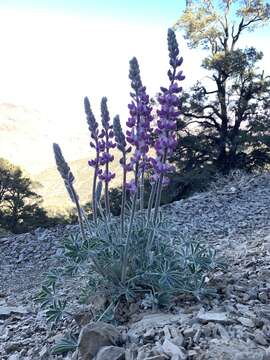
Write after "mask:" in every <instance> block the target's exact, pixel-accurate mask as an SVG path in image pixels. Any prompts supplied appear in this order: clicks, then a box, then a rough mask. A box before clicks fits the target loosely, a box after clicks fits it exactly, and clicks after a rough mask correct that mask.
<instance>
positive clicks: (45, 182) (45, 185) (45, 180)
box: [34, 153, 122, 213]
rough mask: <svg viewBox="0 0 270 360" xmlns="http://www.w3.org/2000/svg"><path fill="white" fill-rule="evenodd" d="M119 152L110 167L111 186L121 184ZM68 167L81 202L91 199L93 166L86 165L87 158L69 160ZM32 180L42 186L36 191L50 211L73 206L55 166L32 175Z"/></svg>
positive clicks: (61, 210)
mask: <svg viewBox="0 0 270 360" xmlns="http://www.w3.org/2000/svg"><path fill="white" fill-rule="evenodd" d="M119 159H120V154H118V153H116V154H115V161H114V162H113V165H112V169H113V171H114V172H115V173H116V177H115V179H114V180H113V181H112V182H111V185H112V187H117V186H120V185H121V173H122V172H121V166H120V164H119ZM69 165H70V168H71V170H72V172H73V174H74V177H75V183H74V184H75V188H76V191H77V192H78V194H79V197H80V202H81V204H85V203H86V202H89V201H90V200H91V193H92V179H93V168H90V167H89V165H88V158H86V159H80V160H75V161H71V162H69ZM34 180H35V181H37V182H39V183H40V184H41V185H42V186H41V187H40V188H38V189H37V190H36V191H37V192H38V193H39V194H40V195H41V196H42V197H43V199H44V207H45V208H46V209H48V210H50V212H53V213H57V212H63V211H65V210H68V209H70V208H72V207H74V205H73V203H72V202H71V200H70V198H69V196H68V193H67V190H66V188H65V186H64V183H63V180H62V178H61V177H60V175H59V173H58V171H57V169H56V167H50V168H48V169H46V170H44V171H42V172H41V173H39V174H38V175H36V176H35V177H34Z"/></svg>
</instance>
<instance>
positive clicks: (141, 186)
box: [140, 170, 144, 211]
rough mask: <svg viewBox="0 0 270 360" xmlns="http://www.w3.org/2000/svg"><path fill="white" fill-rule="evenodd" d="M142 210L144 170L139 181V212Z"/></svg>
mask: <svg viewBox="0 0 270 360" xmlns="http://www.w3.org/2000/svg"><path fill="white" fill-rule="evenodd" d="M143 209H144V170H142V174H141V181H140V210H141V211H143Z"/></svg>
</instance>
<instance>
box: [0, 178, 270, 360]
mask: <svg viewBox="0 0 270 360" xmlns="http://www.w3.org/2000/svg"><path fill="white" fill-rule="evenodd" d="M163 211H164V212H167V213H169V214H170V215H171V216H172V217H173V218H174V219H175V224H176V225H175V226H177V228H179V233H180V234H182V235H183V236H185V237H198V238H202V239H204V240H207V241H208V242H209V243H210V244H211V246H213V247H214V248H215V249H216V250H217V253H218V254H219V255H220V256H222V257H223V258H224V259H225V260H226V261H227V263H228V267H227V268H226V270H223V271H217V272H216V273H214V274H213V278H211V279H210V281H209V284H211V286H212V287H215V288H216V289H217V296H212V297H207V298H205V299H202V301H201V302H199V301H197V300H195V299H192V298H190V297H187V296H183V297H181V298H179V299H178V305H177V306H176V307H175V308H174V309H173V312H171V313H166V312H163V313H162V312H159V311H150V310H148V311H143V310H142V309H140V310H139V311H138V312H137V313H136V311H134V314H133V315H132V316H131V318H130V320H129V322H128V323H126V324H122V325H121V326H118V327H117V328H116V327H114V326H112V325H106V324H104V323H96V324H88V325H86V326H85V327H83V330H82V331H81V334H80V339H79V350H80V354H81V355H79V353H75V354H67V355H66V356H62V355H61V356H60V355H58V356H56V355H52V354H50V349H51V346H52V345H53V344H54V343H55V341H57V339H59V338H60V337H63V335H64V334H66V333H68V332H69V330H70V329H71V328H74V329H75V331H77V332H79V331H80V329H79V328H78V326H77V324H76V323H75V320H73V321H66V322H62V323H61V324H60V325H59V327H57V328H54V329H51V328H50V327H49V326H48V325H47V324H46V319H45V317H44V312H43V311H42V310H41V309H40V308H39V307H38V306H37V304H35V303H34V301H33V299H34V296H35V295H36V293H37V291H38V289H39V287H40V284H41V282H42V279H43V272H44V271H48V269H50V268H53V267H55V265H56V264H57V263H59V262H61V249H60V239H61V238H62V236H63V233H65V232H68V231H71V230H72V229H74V228H72V227H66V228H62V227H58V228H54V229H52V230H44V229H38V230H36V231H35V232H33V233H28V234H22V235H16V236H5V237H1V238H0V358H1V359H3V360H20V359H22V360H38V359H40V360H45V359H63V358H65V359H71V358H72V359H76V358H78V359H79V358H81V359H85V360H87V359H92V358H94V356H96V359H97V360H106V359H110V360H117V359H119V360H120V359H131V360H133V359H134V360H135V359H139V360H146V359H148V360H150V359H153V360H154V359H155V360H163V359H164V360H166V359H173V360H185V359H187V360H188V359H200V360H203V359H212V360H214V359H221V360H242V359H243V360H244V359H245V360H268V359H270V307H269V302H270V174H263V175H258V176H243V175H237V174H236V175H234V176H233V177H232V178H231V179H230V181H219V182H218V183H216V184H214V185H212V186H211V189H210V190H209V191H208V192H206V193H200V194H196V195H194V196H192V197H191V198H189V199H186V200H182V201H179V202H175V203H173V204H171V205H167V206H165V207H163ZM77 287H78V285H77V282H76V281H74V280H70V281H69V282H67V284H66V286H65V291H66V294H67V297H70V298H72V299H73V300H74V301H76V297H77V293H78V290H77ZM78 311H80V312H81V313H84V312H85V313H86V312H87V306H85V307H80V308H79V309H78ZM77 320H78V319H77ZM77 322H78V321H77ZM91 339H92V340H91Z"/></svg>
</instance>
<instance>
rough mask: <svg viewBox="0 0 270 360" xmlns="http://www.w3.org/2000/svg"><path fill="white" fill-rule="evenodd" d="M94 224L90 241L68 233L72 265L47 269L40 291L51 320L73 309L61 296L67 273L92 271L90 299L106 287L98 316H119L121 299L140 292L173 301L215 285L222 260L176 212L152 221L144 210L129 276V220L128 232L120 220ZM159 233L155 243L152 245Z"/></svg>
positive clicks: (152, 300)
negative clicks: (183, 230) (181, 228)
mask: <svg viewBox="0 0 270 360" xmlns="http://www.w3.org/2000/svg"><path fill="white" fill-rule="evenodd" d="M91 224H92V223H91V222H89V224H88V225H89V226H88V227H87V229H88V231H87V241H85V240H83V239H82V237H81V236H80V235H79V234H78V235H76V236H74V235H71V236H69V237H67V238H65V239H64V241H63V247H64V256H65V259H66V265H65V266H64V268H63V269H62V270H61V271H53V272H52V273H49V274H47V279H46V280H45V284H46V286H43V287H42V289H41V292H40V293H39V294H38V296H37V300H38V301H39V302H41V303H42V306H45V307H47V308H48V310H47V312H46V314H47V317H48V320H51V321H54V322H56V321H58V320H59V319H61V318H62V316H64V315H66V314H67V313H68V312H67V310H66V302H65V299H64V298H63V299H62V300H61V299H60V298H59V297H58V296H57V289H59V287H60V286H61V282H62V281H61V276H66V275H68V274H72V275H75V276H78V278H79V277H80V276H81V275H80V274H84V277H85V276H87V278H88V284H87V286H86V287H85V288H83V289H81V294H80V301H81V302H86V301H87V299H88V298H89V296H90V295H91V294H94V293H98V292H102V293H103V294H104V295H105V296H106V297H107V298H108V299H109V301H110V305H109V308H106V309H104V310H103V311H104V313H103V312H101V313H98V314H96V316H97V318H100V317H101V318H103V319H104V317H106V318H107V317H108V316H109V318H112V317H113V312H114V310H113V309H114V308H115V306H116V304H117V302H118V300H119V299H121V298H124V299H126V301H128V299H132V298H136V296H137V295H136V294H140V296H141V297H142V296H143V294H144V298H143V297H142V300H141V306H142V307H150V306H151V307H164V306H165V307H169V306H170V305H171V301H172V298H173V297H174V296H176V295H177V294H180V293H190V294H193V295H194V296H195V297H197V298H199V299H200V298H201V297H202V296H203V295H205V294H206V293H207V292H208V290H209V289H208V286H207V281H206V279H207V276H209V273H211V272H212V271H213V270H214V269H216V268H217V267H219V266H220V264H219V262H218V261H217V260H216V256H215V252H214V251H213V250H211V249H210V248H209V246H208V245H207V244H206V243H203V242H201V241H199V240H197V239H195V240H192V239H188V240H186V241H185V240H183V239H182V238H180V237H179V235H178V232H177V231H176V230H175V229H174V227H173V223H172V221H171V219H170V217H168V216H161V215H160V216H159V219H158V221H157V222H156V223H153V222H147V219H146V214H145V213H138V214H137V215H136V218H135V220H134V224H133V229H132V234H131V242H130V247H129V250H128V256H127V259H128V261H127V265H126V266H127V270H126V274H127V276H126V280H125V282H123V281H122V279H121V274H122V267H123V261H122V259H123V256H124V251H125V246H124V245H125V239H126V236H127V231H128V223H125V227H124V228H125V233H124V234H123V235H121V228H120V223H119V221H118V220H115V221H112V222H110V223H107V222H104V221H102V220H100V219H99V220H98V224H97V225H96V226H91ZM153 233H154V237H153V239H152V245H151V246H150V247H147V244H149V237H151V236H152V234H153ZM93 257H94V258H95V263H93V261H92V259H93ZM70 269H73V270H74V269H76V271H70ZM147 304H148V305H147Z"/></svg>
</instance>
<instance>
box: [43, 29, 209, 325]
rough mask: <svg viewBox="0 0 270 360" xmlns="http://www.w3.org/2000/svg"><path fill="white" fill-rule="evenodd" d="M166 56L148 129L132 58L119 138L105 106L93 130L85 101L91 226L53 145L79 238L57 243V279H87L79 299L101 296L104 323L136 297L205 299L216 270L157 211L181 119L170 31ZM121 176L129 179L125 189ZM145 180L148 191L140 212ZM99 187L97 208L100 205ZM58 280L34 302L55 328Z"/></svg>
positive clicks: (148, 111)
mask: <svg viewBox="0 0 270 360" xmlns="http://www.w3.org/2000/svg"><path fill="white" fill-rule="evenodd" d="M168 49H169V58H170V69H169V71H168V78H169V86H168V87H166V88H165V87H161V92H160V94H159V96H158V103H159V109H158V111H157V115H158V120H157V122H156V126H154V125H153V123H154V122H153V115H152V108H151V105H150V101H149V96H148V95H147V93H146V88H145V87H144V86H143V84H142V81H141V77H140V70H139V65H138V61H137V59H136V58H133V59H132V60H131V61H130V72H129V78H130V80H131V88H132V92H131V99H132V100H131V102H130V104H129V106H128V107H129V112H130V117H129V119H128V122H127V124H126V125H127V131H126V133H124V132H123V130H122V127H121V123H120V118H119V116H116V117H115V118H114V120H113V124H112V122H111V119H110V115H109V111H108V107H107V99H106V98H103V99H102V101H101V123H102V126H101V128H100V126H99V124H98V122H97V121H96V119H95V117H94V114H93V112H92V110H91V107H90V103H89V100H88V98H85V100H84V106H85V112H86V116H87V123H88V127H89V130H90V135H91V142H90V146H91V147H92V148H93V149H94V150H95V158H94V159H91V160H90V161H89V166H90V167H92V168H93V169H94V179H93V186H92V189H93V191H92V201H91V203H92V214H93V219H92V220H91V221H90V220H89V219H88V218H87V216H86V215H85V212H84V210H83V209H82V208H81V207H80V204H79V198H78V195H77V193H76V190H75V188H74V176H73V174H72V171H71V169H70V168H69V165H68V164H67V162H66V161H65V159H64V157H63V154H62V152H61V149H60V147H59V145H57V144H54V145H53V148H54V154H55V159H56V164H57V167H58V170H59V172H60V174H61V176H62V178H63V180H64V182H65V185H66V188H67V191H68V194H69V196H70V198H71V200H72V202H73V203H74V204H75V206H76V208H77V212H78V220H79V225H80V234H77V235H71V236H69V237H68V238H66V239H64V244H63V246H64V249H65V257H66V259H67V267H66V268H65V269H62V271H61V274H62V275H63V274H65V273H67V272H68V273H76V272H77V271H84V274H87V276H88V289H85V290H84V291H83V293H82V295H83V296H84V297H85V296H87V294H88V290H89V289H90V290H92V291H93V292H95V291H100V290H101V291H105V292H106V293H107V294H109V298H110V299H111V304H110V305H109V307H108V308H107V310H106V311H105V314H106V315H108V313H109V310H110V311H111V310H112V308H113V306H114V304H116V303H117V301H118V300H119V299H123V298H126V299H128V298H130V297H136V294H138V293H139V294H141V295H140V296H142V297H145V296H146V297H145V299H144V303H149V299H152V300H151V301H152V302H153V303H155V304H158V305H169V303H170V298H171V297H172V296H175V295H177V294H179V293H182V292H187V293H191V294H194V295H195V296H197V297H200V296H201V295H202V294H203V293H204V291H205V285H206V281H205V279H206V276H207V275H208V273H209V271H211V270H213V269H214V267H215V266H216V263H215V254H214V252H213V251H211V250H210V249H209V248H208V246H207V245H206V244H203V243H201V242H199V241H197V240H192V241H190V240H186V241H185V240H183V239H181V238H179V236H178V234H177V229H175V227H174V225H173V223H172V219H170V217H166V216H164V215H163V214H162V213H161V212H160V209H159V207H160V203H161V196H162V190H163V188H164V187H166V186H168V181H169V178H168V175H169V174H171V173H173V171H174V168H173V166H172V165H170V163H169V158H170V156H171V155H172V154H173V151H174V148H175V146H176V138H175V132H176V122H177V119H178V117H179V115H180V113H181V112H180V110H181V100H180V98H179V94H180V93H181V90H182V88H181V87H180V86H179V83H180V82H181V81H182V80H184V76H183V73H182V71H181V70H179V68H180V67H181V65H182V62H183V59H182V57H180V56H179V49H178V43H177V41H176V37H175V34H174V32H173V31H172V30H171V29H169V31H168ZM153 135H155V136H153ZM114 147H117V148H118V150H119V151H120V152H121V153H122V158H121V160H120V161H121V165H122V169H123V182H122V190H121V206H120V217H119V218H115V217H113V216H112V215H111V203H110V195H111V194H110V191H109V184H110V181H111V180H112V179H113V177H114V176H115V174H114V173H112V172H110V163H111V162H112V161H113V160H114V158H113V155H112V154H111V152H110V150H111V149H112V148H114ZM150 149H154V150H155V156H150ZM152 153H153V151H152V150H151V154H152ZM128 172H131V173H132V174H133V179H132V180H131V181H129V182H127V174H128ZM146 179H149V183H150V184H151V191H150V196H149V198H148V204H147V208H145V193H146V189H145V181H146ZM103 187H104V195H103V196H104V206H103V205H102V203H103V202H102V201H101V199H102V190H103V189H102V188H103ZM127 195H128V196H127ZM128 198H129V199H130V200H128ZM89 274H90V275H89ZM58 279H59V276H58V274H56V273H52V274H50V275H49V278H48V280H47V284H45V286H44V287H43V288H42V291H41V292H40V294H39V296H38V299H39V300H40V301H41V302H43V304H49V309H48V316H49V318H50V319H52V320H58V319H59V318H60V315H63V314H64V313H65V311H66V310H65V299H60V298H59V297H58V296H57V295H56V289H57V284H58ZM151 301H150V302H151ZM104 316H105V315H104V314H103V315H101V317H103V318H104Z"/></svg>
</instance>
